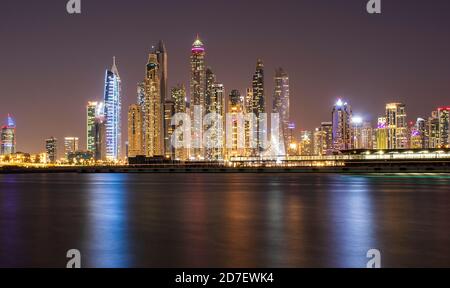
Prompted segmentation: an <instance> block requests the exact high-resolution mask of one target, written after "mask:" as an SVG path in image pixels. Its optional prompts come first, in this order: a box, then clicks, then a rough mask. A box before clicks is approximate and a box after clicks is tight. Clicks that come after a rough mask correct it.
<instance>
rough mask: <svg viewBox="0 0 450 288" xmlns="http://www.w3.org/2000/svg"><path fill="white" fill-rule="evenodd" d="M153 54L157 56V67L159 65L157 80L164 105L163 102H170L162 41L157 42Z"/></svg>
mask: <svg viewBox="0 0 450 288" xmlns="http://www.w3.org/2000/svg"><path fill="white" fill-rule="evenodd" d="M154 53H155V54H156V56H157V60H158V65H159V70H158V72H159V80H160V84H159V87H160V91H161V103H164V101H165V100H170V99H169V98H170V94H169V87H168V73H167V71H168V70H167V69H168V65H167V59H168V56H167V50H166V45H165V44H164V42H163V41H162V40H160V41H159V43H158V45H157V47H156V48H155V51H154Z"/></svg>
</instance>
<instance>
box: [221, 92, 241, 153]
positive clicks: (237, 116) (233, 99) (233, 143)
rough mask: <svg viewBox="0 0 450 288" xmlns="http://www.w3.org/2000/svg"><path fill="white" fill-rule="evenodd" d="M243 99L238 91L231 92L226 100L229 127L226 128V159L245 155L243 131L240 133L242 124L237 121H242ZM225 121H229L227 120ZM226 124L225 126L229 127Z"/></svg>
mask: <svg viewBox="0 0 450 288" xmlns="http://www.w3.org/2000/svg"><path fill="white" fill-rule="evenodd" d="M244 101H245V99H244V97H242V96H241V93H240V92H239V91H238V90H232V91H231V93H230V95H229V98H228V109H227V111H228V113H227V117H229V118H230V122H231V123H230V124H231V126H230V127H229V126H227V127H226V129H225V130H226V133H227V137H226V148H227V157H228V158H232V157H238V156H244V153H245V131H242V130H240V129H242V128H243V127H244V126H243V124H244V123H240V122H239V121H242V122H243V120H244V118H243V116H244V109H245V107H244ZM227 121H229V120H228V119H227ZM230 124H227V125H230Z"/></svg>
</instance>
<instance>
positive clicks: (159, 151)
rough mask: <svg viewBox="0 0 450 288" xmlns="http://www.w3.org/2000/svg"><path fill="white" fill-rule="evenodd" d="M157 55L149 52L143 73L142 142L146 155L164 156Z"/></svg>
mask: <svg viewBox="0 0 450 288" xmlns="http://www.w3.org/2000/svg"><path fill="white" fill-rule="evenodd" d="M160 84H161V82H160V79H159V63H158V55H157V54H155V53H153V52H152V53H150V55H149V58H148V63H147V66H146V75H145V101H144V102H145V115H144V130H145V132H144V143H145V154H146V156H147V157H158V156H164V151H163V150H164V130H163V110H162V109H163V107H162V106H163V103H162V102H161V90H160Z"/></svg>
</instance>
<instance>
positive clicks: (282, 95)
mask: <svg viewBox="0 0 450 288" xmlns="http://www.w3.org/2000/svg"><path fill="white" fill-rule="evenodd" d="M289 107H290V105H289V76H288V74H287V73H286V72H284V70H283V68H279V69H277V70H276V71H275V89H274V95H273V113H279V115H280V126H281V127H280V136H281V137H282V139H280V143H283V144H284V148H285V151H287V149H288V145H289Z"/></svg>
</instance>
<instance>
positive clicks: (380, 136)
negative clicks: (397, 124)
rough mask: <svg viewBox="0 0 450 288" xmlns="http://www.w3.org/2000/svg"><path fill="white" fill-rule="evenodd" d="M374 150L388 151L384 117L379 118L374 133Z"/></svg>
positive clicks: (386, 128) (386, 127)
mask: <svg viewBox="0 0 450 288" xmlns="http://www.w3.org/2000/svg"><path fill="white" fill-rule="evenodd" d="M375 135H376V136H375V138H376V147H375V148H376V149H378V150H386V149H388V126H387V119H386V117H379V118H378V124H377V129H376V131H375Z"/></svg>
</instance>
